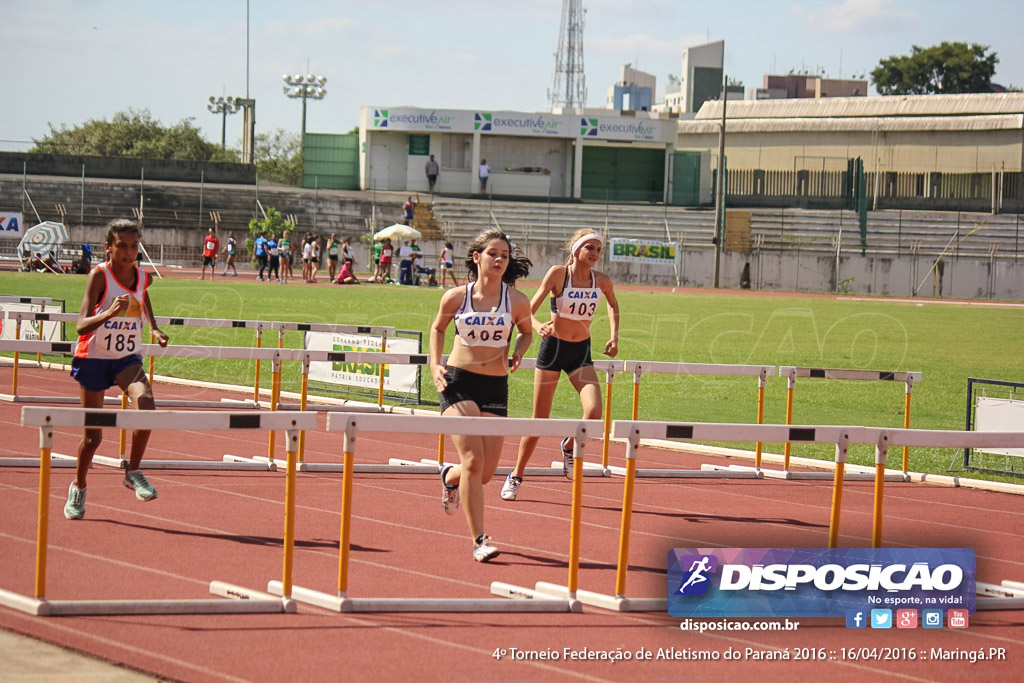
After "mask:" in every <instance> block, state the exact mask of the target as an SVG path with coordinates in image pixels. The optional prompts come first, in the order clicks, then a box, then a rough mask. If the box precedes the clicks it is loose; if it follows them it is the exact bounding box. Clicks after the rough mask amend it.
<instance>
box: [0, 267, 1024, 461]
mask: <svg viewBox="0 0 1024 683" xmlns="http://www.w3.org/2000/svg"><path fill="white" fill-rule="evenodd" d="M84 283H85V278H84V276H54V275H49V274H41V273H35V274H28V273H11V272H6V273H0V293H2V294H17V295H24V296H44V297H52V298H60V299H64V300H65V301H66V302H67V304H66V310H68V311H77V310H78V309H79V306H80V304H81V297H82V292H83V287H84ZM534 287H535V285H534V284H527V285H525V286H524V287H523V291H524V292H526V293H527V294H532V292H533V289H534ZM150 294H151V298H152V301H153V306H154V309H155V311H156V314H157V315H161V316H182V317H198V318H203V317H210V318H232V319H257V320H278V321H298V322H323V323H347V324H368V325H389V326H394V327H396V328H399V329H401V330H410V331H415V332H422V333H423V342H424V348H423V350H424V351H426V344H427V339H428V328H429V326H430V323H431V321H432V320H433V317H434V315H435V313H436V311H437V304H438V300H439V299H440V296H441V292H440V290H438V289H436V288H426V287H397V286H389V285H363V286H358V287H351V286H350V287H334V286H331V287H328V286H317V287H308V286H303V285H302V284H291V285H288V286H280V285H269V284H267V283H258V282H254V281H252V280H241V278H239V279H238V280H235V279H233V278H227V279H221V278H218V279H217V280H216V281H214V282H212V283H211V282H210V281H202V282H199V281H196V280H191V279H182V278H167V279H162V280H158V281H157V282H156V283H155V284H154V285H153V287H152V288H151V290H150ZM618 296H619V301H620V304H621V310H622V323H621V330H620V343H619V348H620V354H619V358H620V359H646V360H661V361H675V362H696V363H745V364H767V365H797V366H817V367H835V368H863V369H873V370H919V371H921V372H923V373H924V380H923V382H922V383H921V384H919V385H916V386H915V387H914V392H913V400H912V409H911V426H913V427H919V428H930V429H963V428H964V417H965V415H964V413H965V401H966V384H967V378H968V377H980V378H987V379H1000V380H1010V381H1018V382H1020V381H1024V354H1021V352H1020V349H1021V333H1022V331H1024V309H1020V308H1012V307H1005V308H998V307H983V306H968V305H950V304H945V303H942V304H939V303H928V302H920V303H916V302H915V303H902V302H896V301H887V300H885V299H869V300H864V299H861V300H840V299H834V298H827V297H796V296H786V295H761V294H739V293H735V294H733V293H713V292H697V293H692V292H685V293H673V292H671V291H668V290H664V289H660V290H651V291H648V290H638V289H632V288H630V289H626V288H620V291H619V292H618ZM542 315H543V310H542ZM165 331H167V332H168V333H169V334H170V335H171V343H172V344H189V345H211V346H220V345H231V346H252V345H253V344H254V336H253V333H252V332H246V331H236V330H216V329H206V328H177V327H175V328H170V329H167V330H165ZM593 332H594V334H593V338H594V342H595V343H594V348H595V350H599V349H603V347H604V342H605V341H606V340H607V335H608V321H607V318H606V316H604V315H601V316H600V317H599V318H598V319H597V320H596V321H595V323H594V330H593ZM67 334H68V335H69V336H71V335H73V334H74V330H73V329H71V328H69V329H68V331H67ZM451 334H452V333H451V331H449V338H448V346H447V347H446V348H449V349H450V346H451ZM275 341H276V340H274V339H269V338H265V339H264V345H265V346H266V345H272V344H274V343H275ZM538 344H539V340H538V339H535V340H534V345H533V348H532V349H531V353H529V354H528V355H530V356H533V355H535V354H536V349H537V345H538ZM285 345H286V346H289V347H301V346H302V338H301V337H300V335H299V333H294V334H293V333H289V335H288V336H287V337H286V339H285ZM598 358H604V356H603V355H602V354H600V353H596V352H595V359H598ZM157 372H158V373H159V374H169V375H176V376H181V377H189V378H195V379H202V380H207V381H215V382H225V383H231V384H241V385H248V386H252V376H253V364H252V363H247V362H242V361H209V360H204V361H196V360H179V359H162V358H161V359H157ZM298 372H299V370H298V368H297V367H296V368H292V369H291V370H286V377H285V380H286V386H285V388H286V389H288V390H298V387H299V384H298ZM532 382H533V377H532V373H531V372H529V371H523V372H519V373H516V374H515V375H513V377H512V379H511V382H510V396H509V408H510V414H511V415H514V416H517V417H527V416H529V412H530V406H531V400H532V398H531V396H532V386H533V384H532ZM631 385H632V376H631V375H630V376H628V377H627V376H623V375H621V374H620V375H618V376H617V378H616V382H615V391H614V395H613V398H614V402H613V416H614V417H618V418H628V417H629V414H630V404H631V394H632V386H631ZM421 386H422V391H423V400H424V401H425V402H428V403H433V404H435V405H436V398H437V396H436V393H435V392H434V391H433V387H432V386H431V384H430V382H429V378H428V377H427V373H424V377H423V379H422V382H421ZM641 387H642V388H641V398H640V416H641V419H650V420H680V421H706V422H754V421H755V420H756V401H757V383H756V380H755V379H753V378H712V377H676V376H666V375H646V376H645V377H644V379H643V382H642V385H641ZM903 390H904V387H903V384H902V383H899V382H893V383H881V382H850V381H837V380H811V379H805V380H798V381H797V385H796V391H795V401H794V406H795V407H794V420H793V421H794V422H795V423H798V424H844V425H870V426H892V427H902V425H903ZM157 391H158V392H159V389H157ZM158 395H159V393H158ZM785 402H786V382H785V380H784V379H781V378H778V377H776V378H774V379H770V380H769V382H768V386H767V391H766V399H765V422H769V423H783V422H784V421H785ZM578 414H579V403H578V400H577V399H576V397H575V394H574V393H573V392H572V390H571V388H570V387H569V386H568V383H567V382H564V381H563V382H561V383H560V386H559V390H558V393H557V394H556V399H555V409H554V416H556V417H573V416H577V415H578ZM767 450H771V451H773V452H781V445H774V444H773V445H770V446H768V447H767ZM793 454H794V455H800V456H813V457H821V458H831V457H832V456H833V449H831V448H829V447H828V446H820V445H819V446H794V448H793ZM953 456H954V453H953V451H951V450H938V449H935V450H929V449H915V450H914V451H912V452H911V469H912V470H914V471H923V472H935V473H943V472H946V471H947V468H948V467H949V465H950V462H951V461H952V460H953ZM890 457H893V456H890ZM850 461H851V462H855V463H858V464H871V463H873V454H872V453H871V452H870V450H869V449H868V448H867V447H863V448H858V449H856V450H855V451H853V452H852V453H851V458H850ZM891 462H896V460H892V461H891ZM958 467H959V463H957V464H955V465H954V469H956V468H958ZM986 478H988V477H986ZM994 478H999V477H998V476H997V477H994Z"/></svg>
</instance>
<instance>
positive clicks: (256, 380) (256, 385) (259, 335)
mask: <svg viewBox="0 0 1024 683" xmlns="http://www.w3.org/2000/svg"><path fill="white" fill-rule="evenodd" d="M262 347H263V328H262V327H257V328H256V348H257V349H259V348H262ZM252 386H253V390H252V400H253V402H254V403H259V402H260V359H259V358H257V359H256V376H255V377H253V380H252Z"/></svg>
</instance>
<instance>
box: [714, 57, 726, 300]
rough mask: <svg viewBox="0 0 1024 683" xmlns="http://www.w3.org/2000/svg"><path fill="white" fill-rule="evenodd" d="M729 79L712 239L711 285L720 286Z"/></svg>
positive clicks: (720, 142) (719, 149)
mask: <svg viewBox="0 0 1024 683" xmlns="http://www.w3.org/2000/svg"><path fill="white" fill-rule="evenodd" d="M728 83H729V81H728V79H727V77H726V75H725V73H723V74H722V127H721V128H720V129H719V131H718V180H717V184H716V187H715V237H714V239H713V240H711V242H712V244H713V245H714V247H715V269H714V273H713V275H712V278H711V286H712V287H714V288H715V289H717V288H718V282H719V268H720V265H721V258H722V247H721V242H722V224H723V223H724V222H725V106H726V105H725V103H726V101H727V100H728V97H727V95H728V89H727V86H728Z"/></svg>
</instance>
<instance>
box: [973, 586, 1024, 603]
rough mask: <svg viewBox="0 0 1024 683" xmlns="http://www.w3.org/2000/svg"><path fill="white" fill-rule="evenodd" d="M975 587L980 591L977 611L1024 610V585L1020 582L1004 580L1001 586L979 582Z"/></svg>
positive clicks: (976, 600)
mask: <svg viewBox="0 0 1024 683" xmlns="http://www.w3.org/2000/svg"><path fill="white" fill-rule="evenodd" d="M975 587H976V589H977V591H978V597H977V598H976V599H975V601H974V606H975V609H981V610H997V609H999V610H1001V609H1007V610H1011V609H1012V610H1016V609H1024V583H1022V582H1020V581H1009V580H1004V581H1002V582H1001V583H1000V584H999V585H996V584H993V583H983V582H981V581H978V582H976V583H975Z"/></svg>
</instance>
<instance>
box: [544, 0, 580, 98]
mask: <svg viewBox="0 0 1024 683" xmlns="http://www.w3.org/2000/svg"><path fill="white" fill-rule="evenodd" d="M585 18H586V10H584V9H583V0H562V23H561V26H560V28H559V29H558V52H556V53H555V77H554V79H553V80H552V83H551V89H550V90H548V102H549V103H550V105H551V109H552V111H555V110H557V109H561V110H562V111H563V112H573V111H577V112H582V111H583V107H584V105H585V104H586V101H587V83H586V75H585V74H584V71H583V23H584V19H585Z"/></svg>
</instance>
